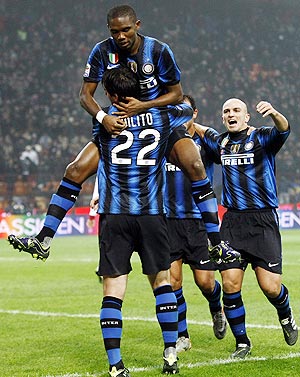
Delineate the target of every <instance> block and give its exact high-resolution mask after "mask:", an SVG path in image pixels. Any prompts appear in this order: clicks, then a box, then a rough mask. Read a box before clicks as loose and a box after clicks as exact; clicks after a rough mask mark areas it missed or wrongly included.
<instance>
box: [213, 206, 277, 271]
mask: <svg viewBox="0 0 300 377" xmlns="http://www.w3.org/2000/svg"><path fill="white" fill-rule="evenodd" d="M220 233H221V238H222V239H223V240H225V241H229V243H230V245H231V246H232V247H233V248H234V249H236V250H238V251H239V252H240V253H241V256H242V262H241V263H239V262H233V263H228V264H221V265H220V266H219V269H220V270H221V271H222V270H224V269H228V268H241V269H243V270H245V269H246V268H247V265H248V263H251V266H252V268H253V269H255V268H256V267H258V266H259V267H261V268H263V269H265V270H267V271H271V272H274V273H276V274H281V273H282V246H281V236H280V232H279V220H278V215H277V212H276V210H273V209H263V210H255V211H234V210H229V211H227V212H226V213H225V215H224V217H223V221H222V225H221V229H220Z"/></svg>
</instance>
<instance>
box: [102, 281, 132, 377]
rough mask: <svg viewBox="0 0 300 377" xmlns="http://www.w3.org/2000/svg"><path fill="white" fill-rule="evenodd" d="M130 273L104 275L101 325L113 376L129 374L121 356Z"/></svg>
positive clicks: (124, 376) (110, 371)
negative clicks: (124, 307) (125, 302)
mask: <svg viewBox="0 0 300 377" xmlns="http://www.w3.org/2000/svg"><path fill="white" fill-rule="evenodd" d="M127 280H128V275H121V276H117V277H109V276H104V278H103V300H102V306H101V311H100V326H101V331H102V337H103V341H104V347H105V350H106V354H107V358H108V362H109V373H110V375H111V376H117V375H118V376H123V377H126V376H129V371H128V370H127V369H126V368H125V366H124V363H123V360H122V356H121V348H120V347H121V338H122V304H123V300H124V296H125V291H126V287H127Z"/></svg>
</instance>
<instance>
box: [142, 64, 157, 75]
mask: <svg viewBox="0 0 300 377" xmlns="http://www.w3.org/2000/svg"><path fill="white" fill-rule="evenodd" d="M142 71H143V72H144V73H145V74H146V75H150V74H151V73H153V72H154V65H153V64H151V63H145V64H144V65H143V67H142Z"/></svg>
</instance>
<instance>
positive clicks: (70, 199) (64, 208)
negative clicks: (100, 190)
mask: <svg viewBox="0 0 300 377" xmlns="http://www.w3.org/2000/svg"><path fill="white" fill-rule="evenodd" d="M80 190H81V185H79V184H78V183H76V182H73V181H71V180H70V179H68V178H63V179H62V181H61V182H60V186H59V188H58V190H57V192H56V194H53V195H52V198H51V200H50V203H49V207H48V211H47V214H46V218H45V222H44V226H43V228H42V229H41V231H40V232H39V234H38V235H37V236H36V238H37V239H38V240H39V241H40V242H43V240H44V238H45V237H49V238H53V237H54V235H55V233H56V232H57V229H58V227H59V225H60V224H61V222H62V220H63V219H64V217H65V216H66V213H67V212H68V211H69V209H71V208H72V207H73V206H74V204H75V202H76V200H77V197H78V195H79V193H80Z"/></svg>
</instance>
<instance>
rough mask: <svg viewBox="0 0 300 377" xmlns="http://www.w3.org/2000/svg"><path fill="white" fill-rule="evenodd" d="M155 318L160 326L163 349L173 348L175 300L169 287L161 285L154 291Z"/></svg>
mask: <svg viewBox="0 0 300 377" xmlns="http://www.w3.org/2000/svg"><path fill="white" fill-rule="evenodd" d="M153 293H154V296H155V300H156V317H157V320H158V323H159V325H160V328H161V331H162V336H163V340H164V345H165V349H166V348H168V347H175V346H176V340H177V338H178V309H177V300H176V296H175V294H174V292H173V291H172V287H171V285H163V286H161V287H158V288H156V289H155V290H154V291H153Z"/></svg>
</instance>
